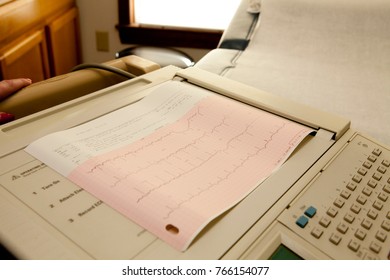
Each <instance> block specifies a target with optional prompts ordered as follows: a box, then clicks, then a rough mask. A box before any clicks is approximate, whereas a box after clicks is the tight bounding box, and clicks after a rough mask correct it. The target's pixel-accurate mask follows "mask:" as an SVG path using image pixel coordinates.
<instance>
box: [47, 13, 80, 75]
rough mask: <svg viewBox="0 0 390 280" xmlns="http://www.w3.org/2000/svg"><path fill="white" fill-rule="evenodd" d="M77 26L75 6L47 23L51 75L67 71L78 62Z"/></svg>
mask: <svg viewBox="0 0 390 280" xmlns="http://www.w3.org/2000/svg"><path fill="white" fill-rule="evenodd" d="M78 28H79V27H78V12H77V8H72V9H71V10H69V11H68V12H66V13H65V14H63V15H62V16H60V17H58V18H57V19H55V20H54V21H53V22H51V23H50V24H49V25H48V27H47V31H48V45H49V55H50V58H51V70H52V73H51V74H52V76H57V75H61V74H65V73H68V72H69V71H70V70H71V69H72V68H73V67H74V66H76V65H77V64H79V63H80V61H81V59H80V45H79V33H78V30H79V29H78Z"/></svg>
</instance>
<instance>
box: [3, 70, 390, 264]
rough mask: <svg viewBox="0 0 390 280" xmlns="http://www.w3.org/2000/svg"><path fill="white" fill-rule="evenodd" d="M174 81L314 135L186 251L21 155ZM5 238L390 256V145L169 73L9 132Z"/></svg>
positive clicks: (26, 245)
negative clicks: (292, 123)
mask: <svg viewBox="0 0 390 280" xmlns="http://www.w3.org/2000/svg"><path fill="white" fill-rule="evenodd" d="M171 80H175V81H181V82H183V83H191V84H194V85H196V86H199V87H202V88H206V89H208V90H210V91H213V92H216V93H218V94H221V95H225V96H227V97H230V98H233V99H235V100H237V102H244V103H247V104H250V105H252V106H254V107H257V108H258V109H259V110H266V111H268V112H271V113H273V114H277V115H280V116H282V117H284V118H288V119H290V120H293V121H296V122H299V123H301V124H304V125H306V126H309V127H311V128H313V129H314V130H315V133H314V134H311V135H309V136H308V137H307V138H306V139H305V140H304V142H303V143H301V144H300V146H299V147H298V149H297V150H296V151H295V152H294V153H293V154H292V155H291V156H290V158H289V159H288V160H287V161H286V162H285V163H284V164H283V165H282V167H281V168H280V169H278V171H277V172H274V173H273V174H272V175H271V176H270V177H268V178H267V179H266V180H265V181H264V182H262V183H261V184H260V185H259V186H257V188H256V189H255V190H254V191H253V192H251V193H250V194H249V195H248V196H246V197H245V198H244V199H243V200H242V201H241V202H240V203H238V204H237V205H235V206H234V207H233V208H231V209H230V210H228V211H226V212H225V213H223V214H222V215H220V216H219V217H217V218H216V219H214V220H213V221H212V222H211V223H210V224H208V225H207V226H206V228H205V229H203V230H202V231H201V232H200V233H199V235H198V236H197V237H196V238H195V240H194V241H193V242H192V244H191V245H190V247H189V248H188V249H187V250H186V251H185V252H179V251H177V250H175V249H173V248H172V247H170V246H169V245H167V244H165V243H164V242H163V241H161V240H160V239H158V238H157V237H155V236H154V235H152V234H150V233H149V232H148V231H146V230H145V229H143V228H141V227H139V226H138V225H136V224H135V223H133V222H132V221H131V220H129V219H127V218H125V217H124V216H122V215H121V214H119V213H118V212H116V211H115V210H113V209H112V208H110V207H108V206H107V205H105V204H104V203H102V202H101V201H100V200H99V199H97V198H95V197H93V196H92V195H90V194H89V193H87V192H86V191H84V190H83V189H81V188H79V187H78V186H76V185H74V184H73V183H72V182H70V181H69V180H68V179H67V178H65V177H63V176H61V175H59V174H58V173H56V172H55V171H54V170H53V169H51V168H50V167H48V166H46V165H45V164H43V163H42V162H40V161H39V160H37V159H35V158H33V157H32V156H31V155H29V154H28V153H26V152H25V151H24V148H25V147H26V146H27V145H28V144H29V143H31V142H32V141H34V140H36V139H38V138H40V137H42V136H44V135H46V134H48V133H51V132H55V131H59V130H63V129H67V128H70V127H74V126H77V125H78V124H82V123H85V122H87V121H89V120H93V119H95V118H98V117H99V116H101V115H105V114H108V113H110V112H112V111H114V110H116V109H118V108H122V107H123V106H127V105H129V104H132V103H134V102H137V100H140V99H141V98H143V97H144V96H146V95H147V94H148V93H149V92H150V91H152V90H156V89H158V87H159V86H160V85H161V84H162V83H169V82H170V81H171ZM0 143H1V144H0V242H1V244H2V245H3V246H4V247H6V248H7V249H8V250H9V251H10V252H11V253H12V254H14V255H15V256H16V257H17V258H23V259H272V258H287V257H288V258H289V257H296V258H302V259H389V258H390V236H389V232H390V199H389V196H390V170H389V169H390V149H389V147H387V146H385V145H382V144H381V143H378V142H377V141H375V140H374V139H372V138H370V137H369V136H366V135H362V134H361V133H359V132H356V131H353V130H351V129H350V123H349V121H348V120H346V119H343V118H341V117H338V116H336V115H333V114H329V113H326V112H322V111H318V110H316V109H313V108H310V107H307V106H304V105H301V104H298V103H293V102H290V101H289V100H286V99H283V98H281V97H277V96H274V95H272V94H269V93H266V92H262V91H260V90H257V89H254V88H252V87H249V86H246V85H244V84H241V83H238V82H235V81H232V80H229V79H226V78H223V77H220V76H217V75H214V74H211V73H208V72H206V71H204V70H200V69H195V68H187V69H185V70H180V69H178V68H175V67H172V66H169V67H166V68H163V69H161V70H157V71H154V72H151V73H148V74H145V75H143V76H141V77H138V78H135V79H132V80H130V81H127V82H123V83H120V84H118V85H114V86H112V87H109V88H107V89H103V90H100V91H97V92H94V93H92V94H89V95H86V96H84V97H80V98H78V99H75V100H72V101H69V102H66V103H64V104H61V105H58V106H55V107H53V108H50V109H47V110H44V111H41V112H39V113H36V114H33V115H30V116H28V117H25V118H22V119H20V120H17V121H15V122H12V123H9V124H7V125H4V126H1V132H0Z"/></svg>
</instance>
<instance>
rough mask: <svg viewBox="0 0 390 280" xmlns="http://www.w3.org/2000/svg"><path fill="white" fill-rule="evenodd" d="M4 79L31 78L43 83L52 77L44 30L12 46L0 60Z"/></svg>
mask: <svg viewBox="0 0 390 280" xmlns="http://www.w3.org/2000/svg"><path fill="white" fill-rule="evenodd" d="M0 64H1V72H2V79H12V78H19V77H20V78H30V79H32V80H33V81H41V80H44V79H47V78H49V77H50V74H49V65H48V61H47V49H46V39H45V32H44V30H39V31H36V32H35V33H33V34H32V35H30V36H28V37H27V38H26V39H23V40H22V41H20V42H17V43H16V44H15V45H11V47H10V48H9V49H6V50H5V52H4V53H3V56H2V57H1V59H0Z"/></svg>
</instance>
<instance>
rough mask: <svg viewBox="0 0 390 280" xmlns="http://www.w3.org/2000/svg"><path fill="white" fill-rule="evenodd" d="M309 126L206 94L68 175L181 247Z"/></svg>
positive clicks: (275, 162) (254, 182) (258, 179)
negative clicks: (162, 123) (171, 117)
mask: <svg viewBox="0 0 390 280" xmlns="http://www.w3.org/2000/svg"><path fill="white" fill-rule="evenodd" d="M308 131H309V129H308V128H306V127H302V126H300V125H297V124H295V123H293V122H290V121H288V120H285V119H283V118H278V117H276V118H275V116H274V115H272V114H269V113H266V112H263V111H261V110H258V109H256V108H253V107H250V106H248V105H244V104H240V103H238V102H235V101H232V100H230V99H228V98H225V97H221V96H218V95H210V96H208V97H206V98H203V99H202V100H201V101H200V102H198V103H197V104H196V105H195V106H194V107H193V108H192V109H191V110H190V111H188V112H187V113H186V114H185V115H184V116H183V117H181V118H180V119H179V120H178V121H176V122H174V123H172V124H170V125H167V126H164V127H160V128H159V129H157V130H156V131H154V132H153V133H151V134H150V135H147V136H145V137H143V138H142V139H140V140H138V141H136V142H134V143H131V144H129V145H126V146H125V147H122V148H120V149H117V150H114V151H112V152H109V153H105V154H103V155H99V156H96V157H93V158H91V159H89V160H88V161H86V162H84V163H83V164H81V165H80V166H79V167H78V168H76V169H75V170H74V171H73V172H72V173H71V175H70V176H69V177H70V178H71V179H72V180H73V181H75V182H77V183H78V184H79V185H81V186H83V187H84V188H86V189H87V190H89V191H90V192H92V193H93V194H95V195H96V196H97V197H99V198H102V200H103V201H105V202H107V203H108V204H110V205H113V206H114V207H116V208H117V209H119V211H121V212H122V213H124V214H125V215H127V216H129V217H131V218H132V219H133V220H134V221H136V222H137V223H138V224H140V225H142V226H144V227H146V228H147V229H149V230H150V231H152V232H153V233H155V234H156V235H158V236H159V237H160V238H162V239H164V240H166V241H167V242H169V243H170V244H171V245H173V246H174V247H176V248H179V249H180V250H182V249H183V247H184V246H188V243H189V240H191V239H192V238H194V236H195V234H196V233H197V232H199V230H200V228H202V227H204V226H205V225H206V224H207V222H209V221H210V220H211V219H213V218H215V217H216V216H217V215H219V214H221V213H222V212H224V211H226V210H227V209H229V208H230V207H232V206H233V205H234V204H235V203H237V202H239V200H241V199H242V198H243V197H245V196H246V195H247V194H249V193H250V192H251V191H252V190H253V189H254V188H255V187H256V186H257V185H258V184H259V183H261V181H262V180H264V179H265V178H266V177H267V176H269V174H271V173H272V171H273V170H274V169H275V168H276V167H277V166H278V165H280V164H281V163H282V162H283V161H284V160H285V158H286V156H288V155H289V153H290V152H291V151H292V149H293V148H295V147H296V145H297V143H299V141H301V140H302V139H303V137H305V136H306V135H307V134H308ZM280 147H282V148H280ZM171 227H173V228H175V231H174V232H172V231H170V230H168V228H171Z"/></svg>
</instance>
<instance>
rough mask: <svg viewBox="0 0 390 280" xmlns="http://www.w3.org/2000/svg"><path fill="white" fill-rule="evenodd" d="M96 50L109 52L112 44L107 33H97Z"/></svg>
mask: <svg viewBox="0 0 390 280" xmlns="http://www.w3.org/2000/svg"><path fill="white" fill-rule="evenodd" d="M95 36H96V49H97V50H98V51H100V52H109V51H110V44H109V40H108V32H107V31H96V33H95Z"/></svg>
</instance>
